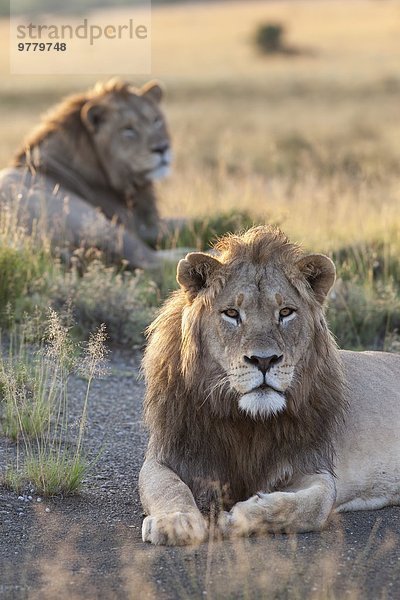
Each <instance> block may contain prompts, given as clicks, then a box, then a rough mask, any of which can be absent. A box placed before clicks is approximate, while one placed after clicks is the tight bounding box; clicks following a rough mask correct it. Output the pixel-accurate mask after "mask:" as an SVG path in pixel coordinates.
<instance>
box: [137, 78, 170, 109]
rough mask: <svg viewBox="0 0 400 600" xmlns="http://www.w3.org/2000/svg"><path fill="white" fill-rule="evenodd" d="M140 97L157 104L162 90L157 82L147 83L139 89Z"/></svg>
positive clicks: (162, 92)
mask: <svg viewBox="0 0 400 600" xmlns="http://www.w3.org/2000/svg"><path fill="white" fill-rule="evenodd" d="M140 95H141V96H144V97H145V98H149V99H150V100H152V101H153V102H155V103H156V104H159V103H160V102H161V100H162V97H163V95H164V90H163V88H162V87H161V85H160V84H159V82H158V81H149V82H147V83H145V84H144V85H143V86H142V87H141V88H140Z"/></svg>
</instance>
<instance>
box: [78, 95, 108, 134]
mask: <svg viewBox="0 0 400 600" xmlns="http://www.w3.org/2000/svg"><path fill="white" fill-rule="evenodd" d="M107 110H108V108H107V106H105V105H104V104H100V103H99V102H96V101H94V100H88V101H87V102H86V103H85V104H84V105H83V106H82V108H81V119H82V123H83V124H84V125H85V127H86V128H87V129H88V130H89V131H90V132H91V133H94V132H95V131H97V130H98V128H99V126H100V124H101V122H102V121H103V120H104V118H105V116H106V113H107Z"/></svg>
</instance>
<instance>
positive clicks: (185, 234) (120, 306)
mask: <svg viewBox="0 0 400 600" xmlns="http://www.w3.org/2000/svg"><path fill="white" fill-rule="evenodd" d="M396 11H398V3H397V2H395V1H394V0H393V1H392V0H388V1H387V2H384V3H383V2H359V1H354V2H353V1H352V0H350V1H348V2H345V3H338V2H334V1H332V2H330V1H328V2H323V3H315V2H311V1H310V2H307V1H303V0H301V1H299V2H290V1H284V2H274V1H272V2H262V1H250V2H232V3H227V2H215V3H204V4H189V5H187V6H186V5H185V7H184V9H183V8H182V6H179V5H175V4H173V5H168V6H160V7H154V9H153V25H152V39H153V58H152V60H153V74H154V75H156V76H157V77H159V78H160V79H161V80H162V81H163V82H164V83H165V86H166V90H167V95H166V101H165V111H166V113H167V116H168V119H169V123H170V129H171V133H172V138H173V146H174V153H175V165H174V174H173V176H172V177H171V178H170V180H169V181H167V182H161V183H160V184H159V188H158V191H159V195H160V208H161V212H162V215H163V216H165V217H172V216H173V217H182V218H184V219H186V226H185V227H184V229H183V230H182V231H181V232H179V233H177V234H176V235H174V236H172V237H171V238H169V239H164V240H162V241H161V242H160V244H161V245H162V246H164V247H166V246H179V245H182V246H186V247H187V246H190V247H194V248H201V249H207V248H208V247H209V245H210V243H211V242H212V240H213V239H215V237H216V236H218V235H220V234H222V233H225V232H226V231H235V230H240V229H243V228H245V227H248V226H249V225H252V224H258V223H272V224H277V225H279V226H281V227H282V229H283V230H284V231H285V232H286V233H287V234H288V235H289V236H290V237H291V238H293V239H294V240H296V241H298V242H300V243H302V244H303V246H304V247H305V248H306V249H308V250H310V251H320V252H324V253H327V254H329V255H330V256H332V258H333V259H334V261H335V263H336V265H337V270H338V282H337V285H336V287H335V289H334V291H333V293H332V297H331V301H330V307H329V310H328V319H329V322H330V326H331V328H332V330H333V332H334V334H335V336H336V338H337V340H338V343H339V344H340V345H341V346H343V347H346V348H356V349H371V348H377V349H387V350H391V351H399V349H400V337H399V330H400V258H399V257H400V169H399V165H400V121H399V118H398V107H399V95H400V78H399V74H398V64H399V60H400V50H399V45H398V39H399V33H400V32H399V22H398V19H397V20H396V14H398V13H397V12H396ZM227 15H229V17H227ZM268 23H277V24H280V25H281V26H282V28H283V29H282V31H284V32H285V40H288V43H289V45H290V47H293V48H296V52H295V53H290V52H272V53H264V54H263V53H261V52H260V51H259V48H258V47H257V43H256V39H257V32H260V31H262V30H263V26H264V30H265V26H267V25H268ZM0 34H1V35H0V39H1V40H2V42H1V44H2V52H1V53H0V68H1V71H2V72H3V73H4V75H2V91H1V94H0V113H1V116H2V117H3V119H2V122H3V126H2V136H1V139H0V163H1V165H2V166H5V165H6V163H7V161H8V159H9V158H10V156H11V155H12V153H13V151H14V150H15V148H16V147H17V146H18V144H19V143H20V141H21V139H22V138H23V136H24V134H25V133H26V131H27V130H28V129H29V128H30V127H32V126H33V125H34V124H35V123H36V122H37V120H38V117H39V114H40V113H41V112H42V111H44V110H45V109H47V108H48V106H49V105H51V104H52V103H54V102H55V101H56V100H58V99H59V98H60V97H62V96H63V95H64V94H65V93H69V92H71V91H75V90H79V89H80V88H82V87H85V86H88V85H91V84H92V83H93V82H94V81H95V77H83V76H79V77H70V78H69V77H63V78H62V79H59V78H57V77H54V76H53V77H50V76H47V77H40V78H38V77H29V76H26V77H17V76H12V75H6V74H5V73H6V71H7V63H6V60H7V52H6V48H7V43H8V42H7V35H8V23H7V22H6V21H2V22H0ZM183 48H184V51H183V50H182V49H183ZM139 79H140V78H139ZM142 81H143V79H140V81H139V80H138V83H141V82H142ZM0 268H1V273H2V276H1V279H0V311H1V323H2V328H3V348H4V349H5V350H4V358H3V362H2V364H1V369H0V370H1V381H0V384H1V389H2V396H3V401H2V410H3V426H2V427H3V433H4V434H5V435H8V436H10V437H12V438H13V439H20V440H24V441H26V443H25V455H26V458H27V459H28V460H27V461H26V465H27V467H26V468H28V465H29V469H31V470H29V474H28V472H26V473H25V475H26V477H28V479H30V480H31V481H34V480H35V481H37V480H38V478H39V479H40V475H37V476H36V475H34V474H33V471H34V470H35V469H37V463H35V462H34V461H37V460H38V457H39V458H40V456H41V453H42V452H44V450H43V448H45V449H46V452H47V460H48V461H49V469H50V467H51V464H52V461H57V460H59V455H58V454H57V446H54V443H56V442H54V440H55V439H57V435H56V434H57V431H60V428H61V429H62V428H63V427H64V419H65V415H64V412H65V411H64V410H60V408H59V406H60V404H59V403H60V402H61V403H64V405H66V403H67V399H66V397H65V396H63V394H65V393H66V392H65V391H64V392H63V391H62V390H65V389H67V387H66V386H67V380H68V376H69V375H68V373H69V371H68V370H66V367H65V365H64V364H61V363H60V364H59V365H58V366H54V364H53V366H51V368H50V366H49V361H48V352H49V348H51V347H52V343H53V342H52V341H51V339H50V338H48V337H47V338H46V337H45V338H43V336H42V338H41V340H40V343H39V348H38V349H37V346H32V343H33V342H32V340H31V339H26V335H25V334H24V333H21V328H22V330H23V329H24V327H25V326H26V323H27V322H29V321H30V320H32V319H33V316H34V319H36V321H37V322H39V323H41V325H40V328H41V329H42V330H46V327H47V325H43V323H45V324H46V323H47V324H48V323H49V310H51V311H53V312H51V313H50V314H51V315H52V316H51V319H55V318H56V317H55V316H54V315H56V314H65V311H67V312H68V311H69V312H70V313H72V315H73V318H72V321H71V323H72V322H73V323H74V325H73V327H72V325H68V326H67V325H65V327H66V328H67V330H68V336H72V337H71V339H72V340H73V343H76V344H78V345H79V344H80V342H79V340H82V339H87V338H88V336H89V333H90V332H93V331H96V330H98V328H99V327H101V326H102V324H103V323H105V327H106V331H107V333H108V336H109V339H110V341H111V342H112V343H114V344H119V345H121V344H122V345H125V346H127V347H129V348H132V347H133V346H136V345H141V344H142V343H143V333H142V332H143V330H144V328H145V326H146V324H147V323H148V322H149V321H150V320H151V318H152V316H153V315H154V312H155V311H156V309H157V306H158V305H159V304H160V301H161V300H162V298H163V297H165V295H166V294H167V293H168V292H169V291H170V290H171V289H173V288H174V287H175V285H176V284H175V279H174V271H175V266H174V265H172V266H171V265H166V266H165V269H164V270H163V272H159V273H153V274H148V273H132V272H130V271H129V270H127V269H126V268H125V267H124V266H123V267H121V266H118V267H110V266H106V265H105V264H104V263H103V261H102V257H101V255H99V254H98V253H92V254H89V255H83V252H81V253H80V252H79V251H78V252H77V253H76V255H75V257H74V259H73V261H72V265H71V266H69V267H66V266H65V265H63V264H62V263H61V262H60V261H59V260H57V259H55V258H54V257H53V256H51V254H50V251H49V248H48V247H47V245H46V243H45V242H43V241H41V242H38V241H35V240H33V239H31V238H29V237H28V236H26V234H25V233H24V232H23V231H19V230H18V228H16V226H15V224H14V223H13V217H12V215H8V214H3V215H2V217H1V223H0ZM98 290H101V294H99V293H98ZM54 311H57V313H55V312H54ZM27 315H28V317H27ZM29 315H31V316H29ZM57 318H60V319H61V318H62V317H57ZM51 319H50V322H51ZM71 327H72V329H71ZM100 331H101V332H103V333H102V335H103V334H104V331H103V329H101V330H100ZM63 335H64V334H63ZM21 336H22V337H21ZM13 340H14V341H13ZM77 340H78V341H77ZM103 342H104V340H103V341H102V344H103ZM71 343H72V342H71ZM7 346H9V347H10V348H11V350H10V352H11V354H9V352H8V350H7ZM32 348H36V350H32ZM32 352H34V353H35V357H36V358H35V360H34V361H33V363H32V365H31V366H28V364H31V362H32V361H27V356H28V355H29V354H30V353H32ZM57 361H62V359H61V358H57ZM57 361H56V362H57ZM70 367H71V368H72V366H71V365H70V366H69V367H68V368H70ZM52 369H53V370H52ZM54 369H56V370H59V372H60V373H62V377H61V380H60V381H61V382H63V383H60V381H59V379H58V376H57V377H56V375H55V371H54ZM57 372H58V371H57ZM53 378H56V379H57V386H59V385H61V389H60V390H59V389H58V387H57V386H56V387H54V385H53V383H52V382H53ZM54 381H55V380H54ZM88 381H90V377H89V380H88ZM18 382H22V384H21V385H19V383H18ZM15 386H17V388H18V390H19V391H18V392H17V391H16V389H17V388H16V387H15ZM21 394H22V395H21ZM58 394H59V395H58ZM86 400H87V399H86ZM84 406H85V405H83V409H82V411H83V412H82V422H83V421H84V419H85V410H86V409H85V408H84ZM27 414H28V417H29V418H26V415H27ZM57 415H58V416H59V419H58V420H57ZM60 419H61V420H60ZM27 422H29V428H28V429H31V430H29V431H28V430H27V425H26V423H27ZM58 437H59V436H58ZM32 439H34V440H35V442H34V444H33V445H32V442H31V441H29V440H32ZM38 440H39V441H38ZM77 440H78V441H77ZM79 440H80V437H79V435H78V438H76V440H75V447H76V448H79V456H77V455H76V454H72V455H71V456H69V455H67V458H65V460H67V461H72V463H70V462H68V464H67V465H64V466H65V467H66V468H67V470H68V469H69V468H70V466H71V464H73V467H74V469H73V470H74V472H75V474H76V477H77V480H79V478H80V476H81V474H82V472H84V465H83V463H82V462H81V454H80V452H81V446H82V440H80V441H79ZM33 446H35V451H34V452H31V449H32V447H33ZM49 449H50V450H49ZM32 457H35V458H32ZM63 460H64V458H63ZM32 461H33V463H34V464H33V466H32V464H31V463H32ZM64 466H61V467H60V465H58V467H60V469H61V470H62V469H63V468H64ZM58 467H57V469H58ZM57 469H56V470H57ZM60 469H58V470H60ZM20 475H21V474H20V473H19V474H16V473H15V472H10V473H9V474H8V478H9V481H11V482H13V485H17V483H16V482H18V481H19V478H20ZM35 477H36V479H35ZM38 485H39V484H38ZM46 485H47V484H46ZM49 485H50V484H49ZM41 489H43V490H45V485H44V484H43V485H42V488H41ZM57 489H59V488H57V485H56V484H55V487H49V488H48V489H47V491H48V492H49V493H54V491H56V490H57ZM71 489H73V486H72V485H71ZM64 491H65V490H64Z"/></svg>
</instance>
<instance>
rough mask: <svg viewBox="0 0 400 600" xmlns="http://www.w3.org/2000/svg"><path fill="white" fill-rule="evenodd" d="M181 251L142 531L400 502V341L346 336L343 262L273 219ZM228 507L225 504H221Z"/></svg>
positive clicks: (159, 370)
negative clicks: (341, 332) (329, 318)
mask: <svg viewBox="0 0 400 600" xmlns="http://www.w3.org/2000/svg"><path fill="white" fill-rule="evenodd" d="M216 252H217V253H216V254H215V255H214V256H210V255H207V254H203V253H191V254H188V255H187V256H186V258H185V259H184V260H181V261H180V262H179V265H178V272H177V280H178V282H179V284H180V290H179V291H177V292H176V293H174V294H173V295H172V297H171V298H170V299H169V300H168V301H167V302H166V304H165V305H164V307H163V308H162V310H161V312H160V314H159V316H158V318H157V319H156V320H155V321H154V323H153V324H152V325H151V326H150V328H149V343H148V347H147V350H146V353H145V357H144V361H143V369H144V374H145V378H146V383H147V391H146V395H145V401H144V417H145V423H146V425H147V428H148V430H149V433H150V440H149V446H148V450H147V455H146V459H145V462H144V465H143V467H142V470H141V472H140V476H139V489H140V496H141V500H142V503H143V507H144V510H145V512H146V513H147V515H148V516H147V517H146V518H145V519H144V522H143V530H142V535H143V540H144V541H147V542H151V543H153V544H190V543H196V542H197V543H198V542H202V541H204V540H205V539H206V538H207V536H208V528H209V524H208V522H207V520H206V519H205V518H204V517H203V515H202V512H201V511H203V509H206V510H210V508H214V509H215V507H216V510H217V514H218V515H219V516H218V520H217V527H218V528H219V531H220V532H221V533H222V534H223V535H227V536H229V535H250V534H252V533H260V532H265V531H269V532H303V531H311V530H320V529H322V528H323V527H324V525H325V524H326V522H327V521H328V519H329V517H330V515H331V514H332V512H334V511H339V512H340V511H348V510H361V509H374V508H381V507H383V506H387V505H390V504H399V503H400V477H399V473H400V385H399V382H400V356H399V355H392V354H388V353H380V352H348V351H339V350H338V349H337V347H336V344H335V342H334V340H333V338H332V336H331V334H330V332H329V330H328V326H327V323H326V319H325V314H324V312H325V300H326V297H327V295H328V293H329V290H330V289H331V287H332V285H333V283H334V280H335V267H334V264H333V262H332V261H331V260H330V259H329V258H328V257H326V256H323V255H320V254H311V255H304V254H303V253H302V251H301V250H300V248H299V247H298V246H296V245H295V244H292V243H290V242H289V241H288V239H287V238H286V237H285V235H284V234H283V233H282V232H281V231H279V230H277V229H272V228H267V227H256V228H253V229H251V230H249V231H247V233H245V234H244V235H242V236H227V237H224V238H222V239H221V240H220V241H219V242H218V243H217V245H216ZM228 510H229V511H230V512H226V511H228Z"/></svg>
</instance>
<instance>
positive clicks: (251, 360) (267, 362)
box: [244, 354, 283, 375]
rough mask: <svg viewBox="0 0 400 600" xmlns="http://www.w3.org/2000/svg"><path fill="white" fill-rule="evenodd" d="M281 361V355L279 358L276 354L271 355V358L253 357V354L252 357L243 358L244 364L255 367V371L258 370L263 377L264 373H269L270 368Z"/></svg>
mask: <svg viewBox="0 0 400 600" xmlns="http://www.w3.org/2000/svg"><path fill="white" fill-rule="evenodd" d="M282 359H283V354H281V355H280V356H278V355H277V354H272V355H271V356H255V355H254V354H253V355H252V356H244V362H246V363H247V364H249V365H254V366H255V367H257V369H259V370H260V371H261V373H262V374H263V375H265V373H266V372H267V371H269V370H270V368H271V367H274V366H275V365H277V364H279V363H280V362H282Z"/></svg>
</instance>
